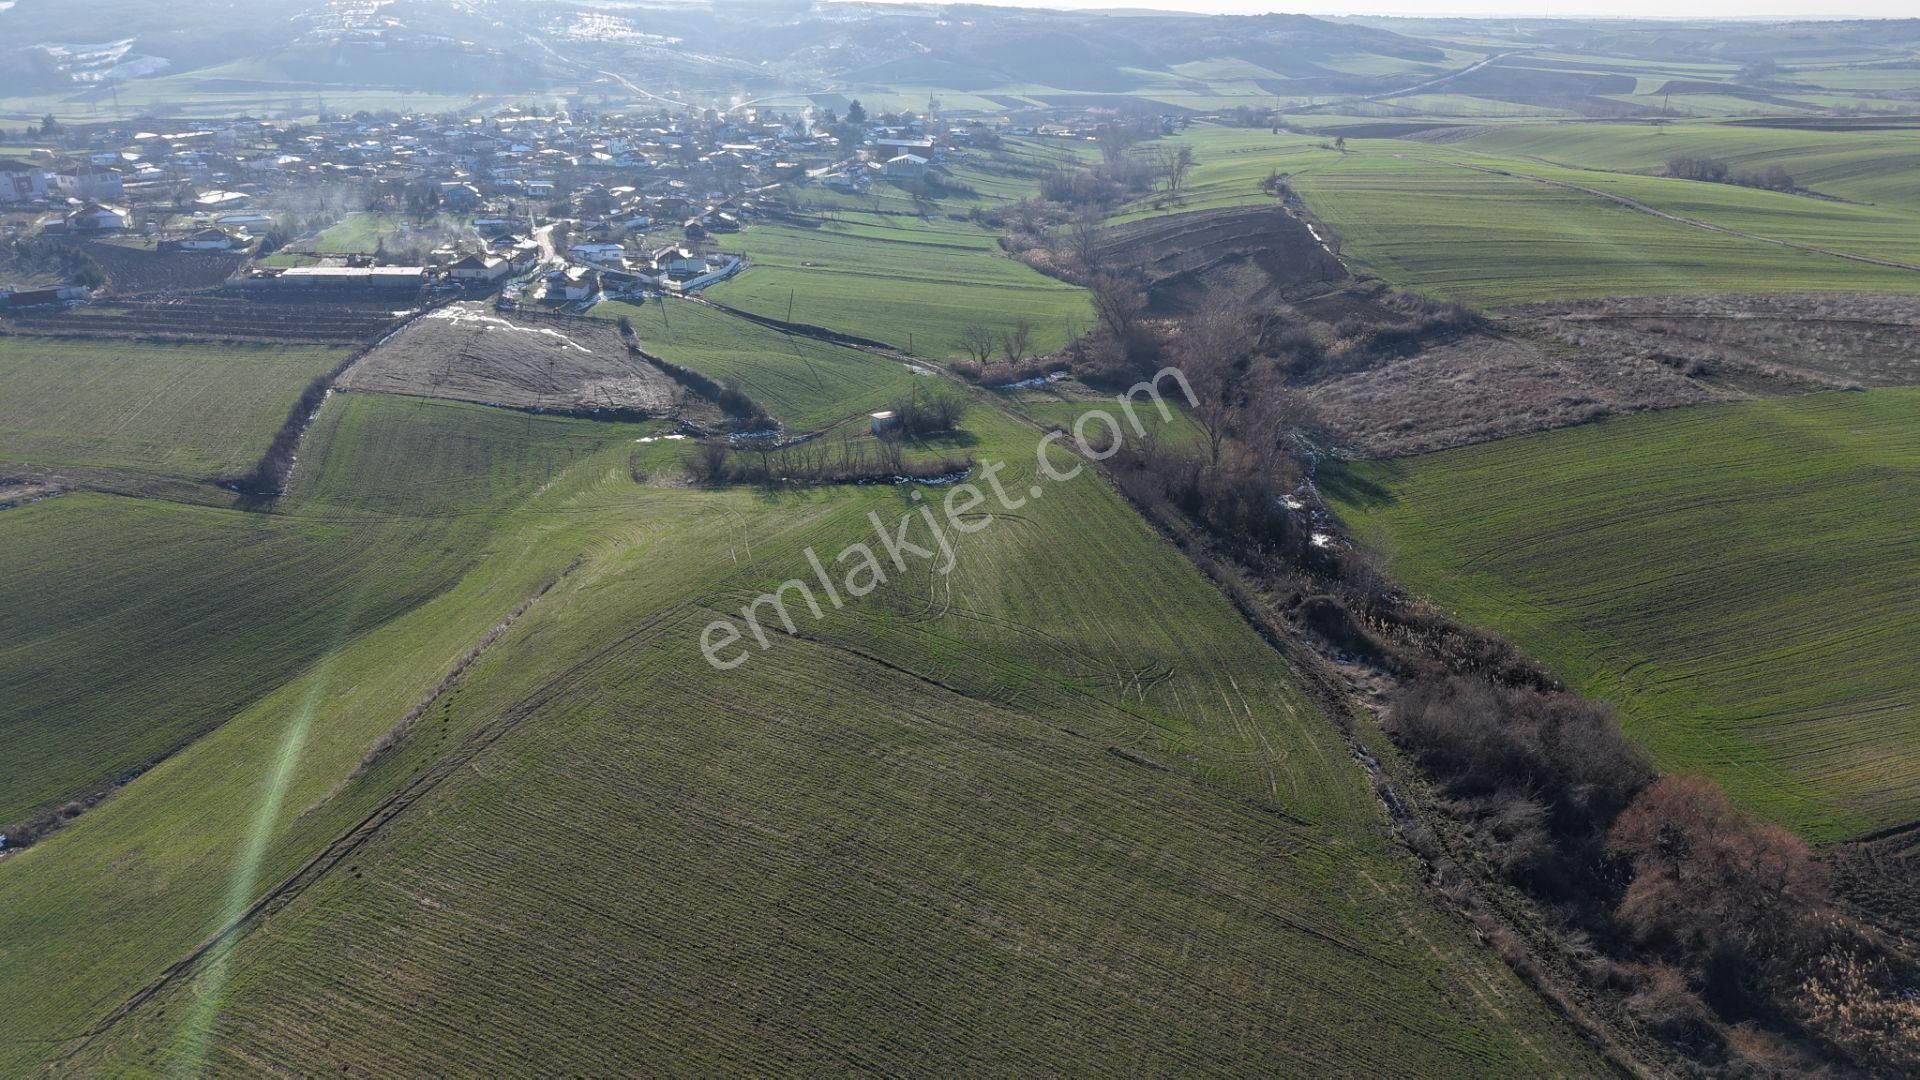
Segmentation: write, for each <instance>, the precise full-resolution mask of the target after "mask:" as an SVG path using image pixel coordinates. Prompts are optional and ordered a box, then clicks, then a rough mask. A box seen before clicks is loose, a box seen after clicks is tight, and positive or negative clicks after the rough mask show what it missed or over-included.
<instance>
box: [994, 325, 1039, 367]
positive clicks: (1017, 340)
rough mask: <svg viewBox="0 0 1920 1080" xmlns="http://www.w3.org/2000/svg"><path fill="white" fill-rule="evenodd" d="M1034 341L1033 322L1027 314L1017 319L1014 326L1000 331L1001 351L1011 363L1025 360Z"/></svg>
mask: <svg viewBox="0 0 1920 1080" xmlns="http://www.w3.org/2000/svg"><path fill="white" fill-rule="evenodd" d="M1032 342H1033V322H1032V321H1031V320H1029V319H1027V318H1026V317H1025V316H1022V317H1021V318H1018V319H1015V320H1014V321H1013V325H1012V326H1009V327H1007V328H1006V329H1005V330H1002V331H1000V351H1001V352H1003V353H1005V354H1006V357H1007V363H1009V364H1017V363H1019V362H1020V361H1022V360H1025V359H1026V358H1027V350H1028V348H1030V347H1031V345H1032Z"/></svg>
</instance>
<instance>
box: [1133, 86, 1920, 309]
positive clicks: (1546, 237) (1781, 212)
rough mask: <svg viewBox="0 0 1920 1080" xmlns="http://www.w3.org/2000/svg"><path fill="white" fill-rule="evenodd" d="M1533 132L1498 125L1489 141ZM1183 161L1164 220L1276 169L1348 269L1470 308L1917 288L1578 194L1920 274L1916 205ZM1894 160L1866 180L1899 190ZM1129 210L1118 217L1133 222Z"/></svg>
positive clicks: (1381, 148)
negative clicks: (1178, 191)
mask: <svg viewBox="0 0 1920 1080" xmlns="http://www.w3.org/2000/svg"><path fill="white" fill-rule="evenodd" d="M1536 127H1540V128H1547V129H1550V130H1559V127H1558V126H1557V125H1524V124H1515V125H1509V126H1507V127H1505V128H1502V129H1501V131H1502V132H1503V133H1504V134H1503V135H1502V137H1503V138H1505V139H1509V140H1512V139H1517V138H1518V137H1519V136H1518V135H1517V134H1516V133H1517V132H1521V131H1526V130H1532V129H1534V128H1536ZM1179 138H1180V139H1181V140H1184V141H1186V142H1189V143H1190V144H1191V145H1192V146H1193V147H1194V151H1195V156H1196V158H1197V160H1198V164H1197V165H1196V167H1195V169H1194V172H1193V176H1192V179H1191V182H1190V186H1189V188H1188V190H1187V192H1186V193H1185V198H1184V202H1183V203H1182V204H1181V205H1179V206H1177V207H1174V209H1183V210H1198V209H1206V208H1210V207H1216V206H1232V205H1246V204H1254V203H1259V202H1263V201H1268V197H1267V196H1266V195H1264V194H1262V193H1261V190H1260V185H1261V182H1262V181H1263V180H1264V179H1265V178H1266V177H1267V176H1268V175H1269V173H1271V172H1275V171H1277V172H1282V173H1286V174H1289V176H1290V179H1291V182H1292V184H1293V186H1294V187H1295V189H1296V190H1297V191H1298V192H1299V193H1300V194H1301V196H1302V197H1303V198H1304V199H1305V201H1306V203H1307V206H1308V207H1309V209H1311V210H1312V211H1313V212H1314V214H1315V215H1316V216H1318V217H1319V218H1320V219H1321V220H1323V221H1324V222H1326V223H1327V224H1328V225H1329V226H1331V227H1332V229H1333V231H1334V232H1335V234H1336V235H1338V236H1339V237H1340V238H1341V240H1342V241H1343V244H1344V246H1343V248H1342V252H1341V253H1342V256H1343V257H1344V258H1346V259H1347V261H1348V263H1349V265H1351V266H1353V267H1355V268H1357V269H1361V270H1365V271H1369V272H1371V273H1374V274H1377V275H1379V276H1380V277H1382V278H1385V279H1386V280H1388V281H1390V282H1392V283H1394V284H1396V285H1401V286H1404V287H1407V288H1412V289H1416V290H1419V291H1422V292H1428V293H1432V294H1435V295H1438V296H1444V297H1448V298H1452V299H1459V300H1465V301H1468V302H1470V303H1476V304H1485V305H1498V304H1507V303H1518V302H1524V301H1533V300H1547V299H1564V298H1573V297H1598V296H1622V295H1643V294H1652V293H1663V292H1664V293H1672V292H1685V293H1701V292H1723V291H1743V292H1744V291H1767V290H1849V289H1859V290H1888V291H1912V290H1916V289H1920V271H1914V270H1904V269H1896V268H1893V267H1887V266H1880V265H1874V264H1869V263H1864V262H1857V261H1851V260H1848V259H1843V258H1837V257H1835V256H1833V255H1824V254H1817V253H1812V252H1808V251H1803V250H1797V249H1794V248H1789V247H1784V246H1781V245H1778V244H1773V243H1768V242H1765V240H1762V239H1755V238H1749V237H1744V236H1734V235H1728V234H1726V233H1722V232H1714V231H1709V230H1707V229H1704V228H1699V227H1695V226H1693V225H1688V224H1685V223H1683V222H1678V221H1672V220H1667V219H1663V218H1660V217H1656V216H1654V215H1652V214H1649V213H1644V212H1640V211H1636V210H1634V209H1631V208H1629V207H1627V206H1624V205H1621V204H1620V203H1618V202H1614V201H1610V200H1608V199H1607V198H1603V197H1601V196H1599V195H1595V194H1590V193H1588V192H1583V191H1578V190H1574V188H1575V187H1587V188H1592V189H1595V190H1596V191H1602V192H1607V193H1609V194H1613V195H1617V196H1619V197H1621V198H1625V199H1630V200H1633V201H1635V202H1638V203H1642V204H1644V205H1647V206H1649V207H1651V208H1654V209H1657V210H1660V211H1663V212H1666V213H1670V214H1675V215H1678V216H1681V217H1686V218H1691V219H1696V220H1698V221H1700V222H1703V223H1705V224H1708V225H1713V226H1719V227H1721V228H1725V229H1732V230H1736V231H1739V232H1744V233H1749V234H1752V235H1753V236H1754V237H1763V238H1768V239H1774V240H1782V241H1790V242H1794V243H1799V244H1805V245H1811V246H1815V247H1824V248H1828V249H1831V250H1835V251H1842V252H1849V253H1853V254H1859V255H1864V256H1871V257H1876V258H1882V259H1889V260H1893V261H1896V262H1907V263H1910V264H1914V265H1920V206H1915V207H1908V206H1906V205H1893V204H1888V205H1880V206H1867V205H1855V204H1846V203H1835V202H1823V201H1819V200H1814V199H1810V198H1807V197H1804V196H1795V195H1786V194H1780V193H1775V192H1767V191H1757V190H1754V189H1750V188H1742V187H1735V186H1733V185H1728V184H1705V183H1698V182H1695V181H1688V180H1671V179H1665V178H1661V177H1654V176H1644V175H1629V174H1624V173H1606V172H1594V171H1591V170H1588V169H1576V168H1569V167H1566V166H1560V165H1553V164H1549V163H1546V162H1542V161H1538V160H1533V159H1529V158H1521V157H1506V156H1495V155H1492V154H1485V153H1479V152H1476V151H1473V150H1470V149H1466V148H1464V145H1471V143H1469V144H1464V145H1463V144H1456V143H1451V142H1439V143H1425V142H1416V141H1410V140H1402V139H1359V138H1356V139H1350V140H1348V144H1347V149H1346V152H1344V153H1342V152H1339V151H1336V150H1334V149H1332V148H1331V146H1330V141H1329V140H1328V139H1326V138H1323V137H1319V136H1303V135H1288V134H1282V135H1277V136H1276V135H1271V134H1268V133H1266V132H1264V131H1246V130H1243V129H1242V130H1236V129H1225V128H1215V129H1198V128H1196V129H1193V130H1192V131H1189V132H1187V133H1184V134H1182V135H1181V136H1179ZM1900 176H1902V172H1901V167H1900V162H1899V161H1898V160H1895V161H1892V162H1889V163H1887V164H1886V165H1885V166H1884V167H1882V168H1880V169H1878V170H1876V171H1875V173H1874V176H1873V177H1872V178H1871V179H1868V178H1862V179H1861V180H1859V181H1858V182H1860V183H1862V184H1873V185H1895V184H1900V183H1904V181H1903V180H1901V179H1899V177H1900ZM1140 213H1142V211H1135V213H1134V214H1132V215H1128V216H1139V215H1140Z"/></svg>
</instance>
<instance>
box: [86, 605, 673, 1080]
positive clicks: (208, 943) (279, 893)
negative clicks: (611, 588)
mask: <svg viewBox="0 0 1920 1080" xmlns="http://www.w3.org/2000/svg"><path fill="white" fill-rule="evenodd" d="M694 606H695V601H694V600H692V599H686V600H681V601H678V602H676V603H673V604H669V605H668V606H666V607H664V608H662V609H660V610H659V611H656V612H654V613H653V615H651V616H649V617H648V618H646V619H645V620H643V621H642V622H641V623H640V624H639V625H637V626H635V627H634V628H633V629H631V630H629V631H627V632H626V633H624V634H621V635H620V636H618V637H616V638H614V639H613V640H612V641H609V642H608V643H607V644H605V645H603V646H601V647H600V648H599V649H597V650H595V651H594V652H593V653H591V654H590V655H588V656H586V657H584V658H582V659H580V660H578V661H576V662H574V663H573V664H571V665H569V666H568V667H566V668H565V669H563V670H562V671H560V672H559V673H558V674H556V675H554V676H552V677H551V678H549V679H547V680H546V681H545V682H543V683H541V684H540V685H539V686H537V687H535V688H534V689H533V690H532V691H531V692H530V693H528V694H527V695H526V696H524V697H522V698H521V699H520V700H519V701H517V702H515V703H514V704H513V705H511V706H509V707H507V708H506V709H504V710H502V711H501V712H500V713H499V714H498V715H497V716H495V717H494V718H493V719H491V720H488V721H486V722H485V723H483V724H481V725H479V726H478V727H476V728H475V729H474V730H473V731H471V732H469V733H468V734H467V736H466V737H465V738H464V739H462V740H461V741H460V742H459V744H458V745H456V746H455V747H454V748H453V749H452V750H449V751H448V752H447V753H445V754H443V755H441V756H440V757H439V758H438V759H436V760H435V761H434V762H433V763H432V764H431V765H429V766H427V767H426V768H425V769H423V770H422V771H421V772H420V773H419V774H418V775H416V776H415V777H413V778H412V779H411V780H409V781H408V782H407V783H406V785H405V786H403V787H401V788H400V789H399V790H398V791H395V792H394V793H393V794H391V795H388V796H387V797H386V798H385V799H382V800H381V801H380V803H379V804H378V805H377V806H375V807H374V808H373V809H372V810H371V811H370V812H368V813H367V815H366V816H365V817H363V818H361V819H360V820H359V821H358V822H356V823H355V824H354V825H353V826H352V827H351V828H349V829H348V830H347V831H345V832H343V833H341V834H340V835H339V836H337V837H335V838H334V840H333V842H332V843H330V844H328V845H327V846H326V847H325V848H322V849H321V850H320V851H319V853H317V854H315V855H314V856H313V857H312V858H310V859H308V860H307V861H306V862H305V863H303V864H301V866H300V868H299V869H297V870H295V871H294V872H293V873H292V874H289V875H288V876H287V877H286V878H284V879H283V880H282V881H281V882H280V883H279V884H278V885H275V886H274V887H273V888H271V889H268V890H267V891H266V892H265V893H263V894H262V895H261V896H260V897H259V898H258V899H256V900H255V901H254V902H253V903H252V904H250V905H248V906H247V909H246V910H245V911H243V912H241V913H240V915H239V916H238V917H237V918H235V919H234V920H233V921H232V922H229V923H228V924H227V925H225V926H223V927H221V928H220V929H218V930H216V931H214V933H213V934H212V936H210V937H208V938H207V939H206V940H205V941H203V942H201V943H200V944H199V945H198V946H196V947H195V948H194V949H193V951H192V952H190V953H188V954H187V955H186V956H184V957H182V958H180V959H179V960H176V961H174V962H173V963H172V964H170V965H168V967H167V968H166V969H165V970H164V971H162V972H161V973H160V974H159V975H158V976H157V977H155V978H154V979H153V981H152V982H149V983H148V984H147V985H145V986H143V987H141V988H140V989H139V990H137V991H135V992H134V993H133V994H132V995H131V996H130V997H128V998H127V1000H125V1001H123V1002H121V1003H120V1004H119V1005H118V1006H116V1007H115V1008H114V1009H113V1011H112V1012H109V1013H108V1014H107V1015H106V1016H104V1017H102V1018H101V1019H100V1020H99V1021H97V1022H95V1023H94V1024H93V1026H91V1027H89V1028H87V1029H86V1030H85V1031H83V1032H81V1033H80V1035H78V1036H77V1037H76V1038H75V1041H74V1044H73V1045H72V1046H71V1047H70V1048H69V1049H68V1050H67V1052H66V1053H65V1054H63V1055H61V1058H60V1060H62V1061H66V1060H70V1059H71V1058H72V1057H73V1056H74V1055H75V1054H77V1053H79V1052H80V1051H81V1050H83V1049H85V1048H86V1047H87V1046H88V1045H89V1044H91V1043H92V1041H93V1040H94V1039H96V1038H98V1037H100V1036H101V1035H104V1034H106V1033H107V1032H108V1031H110V1030H112V1029H113V1027H114V1026H115V1025H117V1024H118V1023H119V1022H120V1021H122V1020H124V1019H126V1018H127V1017H128V1016H130V1015H132V1014H133V1013H134V1012H135V1011H136V1010H138V1009H139V1008H140V1006H142V1005H144V1004H145V1003H146V1002H148V1001H150V1000H152V999H153V998H154V997H155V996H156V995H158V994H159V993H160V992H162V991H163V990H166V989H167V988H168V987H169V986H171V985H173V984H174V983H176V982H178V981H180V980H181V979H182V978H183V977H186V976H189V975H191V974H192V973H193V971H194V970H195V969H196V968H197V967H198V966H199V965H200V962H201V961H203V960H205V959H206V958H207V957H208V956H209V955H211V954H212V953H213V952H214V951H215V950H216V949H218V948H219V947H220V946H222V945H223V944H225V943H227V942H230V941H233V942H237V940H238V939H239V938H240V937H241V936H242V935H243V934H244V933H245V932H246V931H247V930H249V929H251V928H252V927H253V926H255V925H257V924H259V923H260V922H262V921H264V920H265V919H267V918H268V917H269V916H271V915H273V914H274V913H275V912H277V911H279V910H280V909H281V908H284V907H286V906H287V905H288V904H290V903H292V902H293V901H294V900H295V899H297V898H298V897H299V896H300V894H302V893H304V892H305V891H306V890H307V889H308V888H309V887H311V886H312V885H313V884H314V883H316V882H318V881H319V880H320V879H321V878H322V877H324V876H325V875H326V874H327V872H328V871H330V870H332V869H333V868H334V867H336V866H338V865H340V863H341V862H342V861H344V860H345V859H346V858H347V857H348V856H350V855H352V854H353V853H354V852H356V851H359V850H360V849H361V848H363V847H365V846H366V844H367V843H368V841H370V840H372V839H373V838H374V837H375V836H377V835H379V833H380V831H381V830H382V829H384V828H386V827H387V826H388V825H389V824H391V823H392V822H393V821H394V820H396V819H397V818H399V817H400V816H401V815H402V814H404V813H406V812H407V810H409V809H411V808H412V807H413V806H415V805H416V804H417V803H419V802H420V800H421V799H422V798H424V797H425V796H427V795H428V794H430V793H431V792H433V791H434V790H435V789H436V788H438V787H439V786H440V784H441V783H442V782H444V781H445V780H446V779H447V778H448V777H450V776H452V775H454V773H456V772H458V771H459V770H460V769H461V768H463V767H464V766H466V765H467V764H469V763H470V762H472V761H473V760H474V759H475V758H476V757H478V756H479V755H480V753H481V752H482V751H484V750H486V749H487V748H488V747H490V746H492V745H493V744H494V743H496V742H499V741H500V739H501V737H502V736H504V735H506V734H508V733H509V732H511V731H513V730H514V729H516V728H518V727H519V726H520V724H521V723H522V722H523V721H525V720H526V719H527V718H528V717H530V716H532V715H534V714H535V713H537V712H539V711H540V710H541V709H542V708H544V707H545V706H547V705H549V704H551V703H552V702H553V701H554V700H555V699H556V698H558V697H560V696H561V695H562V694H564V693H566V692H567V691H568V690H570V689H572V688H573V687H575V686H578V685H580V683H581V682H582V677H583V676H585V675H588V674H589V673H591V672H593V671H594V670H596V669H598V668H601V667H604V666H605V665H606V664H607V663H608V662H610V661H612V660H613V659H615V658H616V657H617V656H618V655H620V654H621V653H622V652H623V651H624V650H625V649H626V647H627V646H629V645H631V644H633V643H634V642H635V641H638V640H640V639H642V638H644V637H646V636H647V635H648V634H650V633H652V632H653V631H654V630H655V629H657V628H658V627H659V626H660V625H661V624H662V623H664V622H666V621H667V620H669V619H671V618H673V617H674V616H677V615H680V614H682V613H683V612H685V611H687V610H689V609H691V608H692V607H694Z"/></svg>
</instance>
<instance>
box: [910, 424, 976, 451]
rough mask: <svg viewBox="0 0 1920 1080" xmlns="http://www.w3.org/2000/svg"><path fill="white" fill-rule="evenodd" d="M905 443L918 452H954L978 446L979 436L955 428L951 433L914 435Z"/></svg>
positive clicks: (939, 432)
mask: <svg viewBox="0 0 1920 1080" xmlns="http://www.w3.org/2000/svg"><path fill="white" fill-rule="evenodd" d="M907 442H908V444H909V445H911V446H913V447H914V448H915V449H919V450H955V449H962V448H966V447H973V446H978V445H980V436H978V435H975V434H974V433H973V432H971V431H967V430H965V429H962V428H955V429H953V430H952V431H935V432H932V433H930V434H926V435H914V436H912V437H910V438H909V439H908V440H907Z"/></svg>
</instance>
